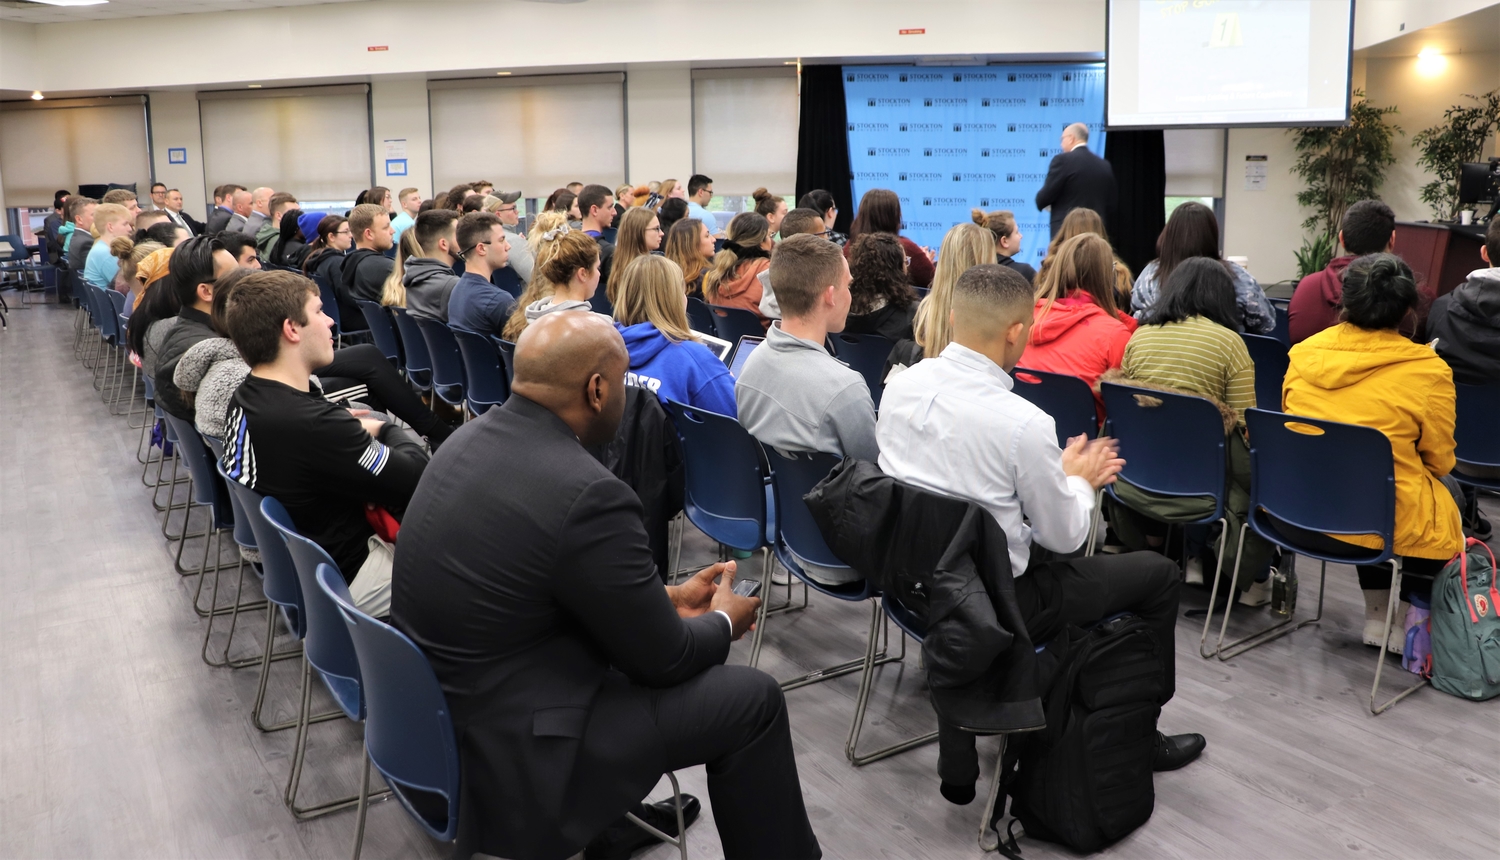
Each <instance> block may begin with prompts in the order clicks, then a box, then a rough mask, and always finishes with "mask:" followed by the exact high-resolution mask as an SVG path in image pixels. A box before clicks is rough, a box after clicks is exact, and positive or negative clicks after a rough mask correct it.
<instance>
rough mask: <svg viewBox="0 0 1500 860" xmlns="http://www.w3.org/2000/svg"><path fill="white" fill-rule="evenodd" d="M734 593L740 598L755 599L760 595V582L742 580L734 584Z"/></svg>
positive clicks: (756, 580)
mask: <svg viewBox="0 0 1500 860" xmlns="http://www.w3.org/2000/svg"><path fill="white" fill-rule="evenodd" d="M734 593H735V594H738V595H739V596H740V597H754V596H755V595H757V594H760V580H758V579H741V580H739V581H738V582H736V583H735V584H734Z"/></svg>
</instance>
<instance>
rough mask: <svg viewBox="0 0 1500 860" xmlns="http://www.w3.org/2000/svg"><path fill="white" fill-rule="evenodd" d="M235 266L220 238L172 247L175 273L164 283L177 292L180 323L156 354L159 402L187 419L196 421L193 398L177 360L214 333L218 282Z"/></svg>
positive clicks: (177, 416) (203, 239) (194, 241)
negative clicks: (181, 384)
mask: <svg viewBox="0 0 1500 860" xmlns="http://www.w3.org/2000/svg"><path fill="white" fill-rule="evenodd" d="M235 268H236V267H235V263H234V257H232V256H230V254H229V252H228V251H226V250H224V245H223V243H221V242H220V241H219V240H218V239H217V238H216V237H201V238H198V239H189V240H188V241H186V242H183V243H182V244H181V245H178V246H177V247H176V248H173V249H172V261H171V274H170V275H169V276H168V277H167V279H166V281H165V282H164V286H166V287H168V288H169V289H171V290H172V291H173V292H174V293H175V294H176V304H177V306H178V308H179V310H178V311H177V324H176V325H174V326H172V327H171V330H170V331H168V332H167V333H166V336H165V338H164V339H163V340H162V343H161V347H160V348H159V350H158V351H157V355H156V377H155V382H156V405H158V406H160V407H161V408H162V409H163V410H165V411H166V412H167V413H168V414H170V415H172V416H174V417H176V418H180V419H182V420H183V421H192V420H193V397H192V395H191V394H190V393H186V392H183V391H179V390H178V388H177V383H176V382H175V381H174V377H173V374H174V372H175V371H176V370H177V362H178V361H179V360H180V359H181V358H182V356H183V355H184V354H185V353H186V352H187V351H188V350H189V349H191V348H192V347H193V346H194V345H195V344H197V343H198V342H199V341H201V340H207V339H208V338H211V337H213V336H214V328H213V321H212V320H211V319H210V318H209V316H208V313H209V311H211V310H213V301H214V284H215V283H217V282H218V279H219V278H221V277H223V276H224V275H227V274H228V273H230V272H232V271H234V269H235ZM142 356H143V358H144V353H143V354H142Z"/></svg>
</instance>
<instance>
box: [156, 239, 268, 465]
mask: <svg viewBox="0 0 1500 860" xmlns="http://www.w3.org/2000/svg"><path fill="white" fill-rule="evenodd" d="M254 271H256V270H255V269H243V268H235V269H231V270H230V271H228V272H226V273H225V274H224V276H223V277H221V278H219V279H218V280H217V281H215V282H214V298H213V302H212V303H211V309H210V311H209V323H210V325H211V327H212V328H213V330H214V335H215V336H214V337H210V338H205V339H204V340H200V341H198V342H197V343H195V344H193V346H192V347H191V348H189V349H188V351H187V352H185V353H183V354H182V357H181V358H180V359H178V361H177V368H176V370H174V371H172V382H173V384H175V385H176V386H177V389H178V390H179V391H182V392H186V395H190V396H192V398H193V426H195V427H197V428H198V432H199V433H202V434H203V435H205V436H209V437H212V438H214V439H219V440H221V441H222V440H223V438H224V432H225V431H224V422H225V420H226V419H227V418H228V415H229V399H230V398H231V397H233V396H234V392H235V389H237V388H239V387H240V383H241V382H244V381H245V377H246V376H249V375H250V365H248V364H246V363H245V360H244V359H243V358H241V357H240V351H239V350H238V349H236V348H235V346H234V342H233V341H231V340H230V339H229V330H228V327H227V324H226V322H225V317H224V313H225V310H226V309H227V308H228V305H229V296H230V295H231V294H232V293H233V292H234V289H235V287H237V286H238V285H239V282H240V281H242V280H243V279H244V278H246V277H247V276H249V275H250V273H252V272H254Z"/></svg>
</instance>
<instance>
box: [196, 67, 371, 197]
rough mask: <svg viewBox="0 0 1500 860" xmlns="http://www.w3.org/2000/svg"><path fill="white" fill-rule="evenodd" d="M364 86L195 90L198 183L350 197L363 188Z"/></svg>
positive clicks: (366, 173) (366, 150) (366, 168)
mask: <svg viewBox="0 0 1500 860" xmlns="http://www.w3.org/2000/svg"><path fill="white" fill-rule="evenodd" d="M368 92H369V88H368V86H367V85H365V84H354V85H349V86H332V87H300V88H292V89H274V90H231V91H226V92H201V93H198V113H199V121H200V122H201V124H202V128H203V179H204V184H205V185H206V186H207V187H208V188H210V189H212V188H216V187H218V186H220V185H223V184H225V183H228V182H234V183H237V184H239V185H243V186H245V187H246V188H256V187H258V186H262V185H264V186H267V187H269V188H274V189H276V190H278V191H289V192H291V193H292V194H295V195H296V196H297V197H298V198H299V199H301V200H352V199H354V198H355V197H356V196H358V195H359V192H361V191H363V190H364V189H366V188H368V187H370V185H371V184H373V183H372V179H371V172H370V109H369V99H368V95H367V94H368Z"/></svg>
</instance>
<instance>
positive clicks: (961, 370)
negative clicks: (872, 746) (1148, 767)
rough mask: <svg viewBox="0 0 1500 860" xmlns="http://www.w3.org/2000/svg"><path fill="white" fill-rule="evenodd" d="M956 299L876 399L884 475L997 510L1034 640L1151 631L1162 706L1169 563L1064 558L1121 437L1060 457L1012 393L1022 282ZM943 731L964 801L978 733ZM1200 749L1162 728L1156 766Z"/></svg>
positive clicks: (977, 281)
mask: <svg viewBox="0 0 1500 860" xmlns="http://www.w3.org/2000/svg"><path fill="white" fill-rule="evenodd" d="M969 226H973V225H969ZM987 232H988V231H986V233H987ZM951 292H952V300H951V302H950V304H951V307H952V315H953V333H952V342H951V343H949V344H948V345H947V346H946V347H945V348H944V349H943V351H942V354H941V355H938V356H937V357H935V358H933V359H931V360H928V361H923V362H922V363H920V364H918V365H917V366H915V367H913V368H910V369H909V370H907V371H906V372H905V373H902V374H901V375H899V376H897V377H896V378H895V379H893V380H891V382H890V384H889V385H887V386H886V389H885V394H884V395H883V396H882V398H881V401H880V431H879V432H880V437H879V438H880V460H879V465H880V469H881V471H883V472H885V473H886V474H887V475H889V476H891V477H892V478H894V479H896V480H897V481H901V482H903V483H906V484H910V485H912V486H915V487H918V488H920V489H924V490H929V491H931V492H935V493H942V494H944V495H948V496H955V497H958V498H961V499H965V500H968V501H971V502H974V503H976V504H979V505H982V506H983V507H984V508H985V509H986V510H987V511H989V512H990V514H991V515H993V516H994V518H995V521H996V522H997V523H998V524H999V525H1000V527H1001V528H1002V529H1004V530H1005V536H1006V538H1007V541H1006V543H1007V545H1008V549H1009V551H1010V564H1011V574H1012V576H1013V577H1014V578H1015V589H1016V600H1017V602H1018V603H1019V604H1020V607H1021V612H1022V615H1023V619H1024V620H1025V622H1026V631H1027V633H1028V634H1029V635H1030V637H1031V641H1032V642H1037V643H1042V642H1047V641H1049V640H1051V639H1052V638H1053V637H1054V636H1056V635H1057V634H1058V633H1059V632H1060V631H1061V630H1062V628H1063V626H1064V625H1065V624H1074V625H1078V626H1087V625H1089V624H1091V623H1093V622H1096V621H1099V620H1101V619H1104V618H1108V617H1109V616H1111V615H1114V614H1116V613H1119V612H1132V613H1135V614H1136V615H1138V616H1140V617H1141V618H1142V619H1143V620H1144V621H1146V622H1147V623H1148V624H1150V625H1151V628H1152V630H1153V631H1154V632H1155V633H1156V637H1157V641H1158V643H1159V644H1160V646H1161V652H1160V653H1161V655H1162V666H1163V677H1162V688H1163V689H1162V696H1161V701H1162V702H1166V701H1167V700H1168V699H1170V698H1172V694H1173V691H1174V688H1175V686H1176V668H1175V665H1174V663H1175V660H1174V656H1173V655H1174V652H1175V648H1174V647H1173V642H1174V640H1175V631H1176V626H1177V571H1176V569H1175V568H1174V567H1173V565H1172V563H1171V562H1169V561H1167V560H1166V559H1164V558H1162V557H1161V556H1160V555H1157V554H1156V553H1148V552H1142V553H1128V554H1124V555H1097V556H1091V557H1087V558H1081V557H1079V558H1062V557H1061V556H1064V555H1067V554H1070V553H1073V552H1076V551H1077V550H1078V549H1080V548H1081V547H1082V546H1083V542H1084V540H1085V539H1086V538H1087V537H1088V533H1089V525H1090V522H1091V520H1092V518H1093V516H1094V493H1095V491H1096V490H1098V489H1099V488H1101V487H1103V486H1104V485H1105V484H1108V483H1111V482H1113V481H1114V480H1115V476H1116V475H1117V474H1118V473H1119V471H1120V468H1121V467H1122V466H1123V465H1124V461H1123V460H1120V459H1118V456H1117V450H1116V445H1115V443H1114V440H1112V439H1094V440H1087V439H1085V438H1084V437H1082V436H1079V437H1077V438H1075V439H1072V440H1070V441H1069V444H1068V447H1067V448H1066V449H1064V450H1062V451H1060V452H1059V451H1058V448H1057V431H1056V428H1055V427H1054V425H1053V421H1052V418H1051V417H1050V416H1048V415H1047V414H1046V413H1045V412H1043V411H1042V410H1040V409H1038V408H1037V407H1036V406H1034V405H1032V404H1031V403H1030V402H1029V401H1027V400H1026V399H1024V398H1022V397H1020V396H1019V395H1017V394H1015V393H1014V392H1013V391H1012V390H1011V389H1012V386H1013V385H1014V383H1013V382H1012V380H1011V377H1010V375H1009V374H1010V373H1011V372H1012V371H1013V369H1014V368H1015V365H1016V360H1017V359H1019V358H1020V357H1021V352H1022V351H1023V350H1024V349H1025V348H1026V340H1027V329H1028V328H1030V324H1031V317H1032V306H1033V294H1032V290H1031V286H1030V285H1029V284H1027V283H1026V279H1025V278H1023V277H1022V276H1021V275H1020V274H1019V273H1017V272H1015V271H1014V270H1012V269H1009V268H1007V267H1004V266H1000V265H996V264H985V265H981V266H976V267H974V268H971V269H969V270H968V271H966V272H964V273H963V275H962V276H961V277H960V278H959V279H958V281H957V283H956V284H954V286H953V287H952V290H951ZM756 352H757V354H758V353H759V350H757V351H756ZM754 358H755V356H754V355H752V356H751V359H752V360H753V359H754ZM1033 544H1035V545H1036V547H1037V548H1033ZM939 731H940V736H939V751H938V773H939V775H940V776H941V778H942V781H943V789H942V791H943V796H944V797H947V798H948V799H949V800H952V801H954V802H956V803H967V802H969V801H970V800H972V799H973V797H974V794H975V792H974V782H975V780H977V779H978V777H979V767H978V761H977V759H976V758H975V756H974V753H973V745H972V739H971V738H972V736H970V738H964V737H963V736H962V734H961V733H959V732H956V731H953V730H952V729H950V728H949V727H948V726H940V729H939ZM965 742H967V744H968V751H967V755H965V754H964V753H963V744H964V743H965ZM1203 747H1204V739H1203V736H1202V735H1191V734H1190V735H1175V736H1172V737H1166V736H1163V735H1161V734H1158V735H1157V747H1156V753H1155V756H1156V757H1155V761H1154V767H1155V769H1156V770H1159V771H1161V770H1172V769H1175V768H1178V767H1182V766H1183V765H1185V764H1187V763H1188V762H1190V761H1192V760H1193V759H1195V758H1197V757H1198V754H1199V753H1200V752H1202V750H1203Z"/></svg>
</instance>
